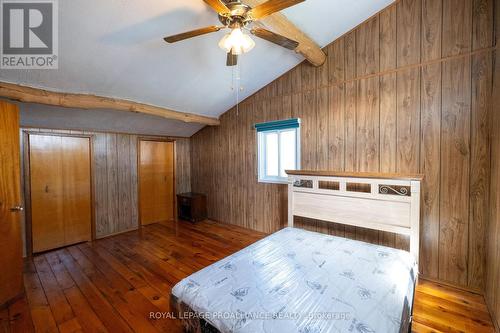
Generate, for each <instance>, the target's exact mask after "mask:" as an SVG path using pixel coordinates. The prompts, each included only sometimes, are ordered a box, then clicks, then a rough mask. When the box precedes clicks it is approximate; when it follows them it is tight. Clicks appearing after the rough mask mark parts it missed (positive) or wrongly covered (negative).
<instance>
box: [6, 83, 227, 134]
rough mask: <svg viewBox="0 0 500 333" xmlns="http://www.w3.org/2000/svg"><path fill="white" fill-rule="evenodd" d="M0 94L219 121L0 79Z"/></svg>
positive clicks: (211, 122)
mask: <svg viewBox="0 0 500 333" xmlns="http://www.w3.org/2000/svg"><path fill="white" fill-rule="evenodd" d="M0 97H5V98H8V99H11V100H15V101H19V102H25V103H38V104H45V105H53V106H62V107H67V108H79V109H111V110H118V111H126V112H135V113H143V114H149V115H153V116H158V117H162V118H166V119H172V120H178V121H182V122H185V123H198V124H203V125H210V126H217V125H220V121H219V119H217V118H212V117H207V116H201V115H197V114H192V113H184V112H179V111H174V110H170V109H166V108H162V107H158V106H153V105H148V104H143V103H137V102H133V101H129V100H124V99H117V98H110V97H103V96H95V95H90V94H73V93H62V92H56V91H50V90H44V89H39V88H32V87H27V86H23V85H19V84H14V83H8V82H2V81H0Z"/></svg>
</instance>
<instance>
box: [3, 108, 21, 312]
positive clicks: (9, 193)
mask: <svg viewBox="0 0 500 333" xmlns="http://www.w3.org/2000/svg"><path fill="white" fill-rule="evenodd" d="M19 155H20V147H19V113H18V109H17V106H16V105H13V104H9V103H7V102H4V101H0V166H1V167H0V268H1V272H0V306H2V305H3V304H5V303H7V302H8V301H10V300H11V299H13V298H14V297H16V296H17V295H19V294H21V293H22V292H23V276H22V240H21V226H20V221H19V219H20V214H21V210H22V207H21V189H20V187H21V185H20V184H21V178H20V156H19Z"/></svg>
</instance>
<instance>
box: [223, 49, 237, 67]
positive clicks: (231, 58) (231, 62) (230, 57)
mask: <svg viewBox="0 0 500 333" xmlns="http://www.w3.org/2000/svg"><path fill="white" fill-rule="evenodd" d="M237 64H238V55H237V54H233V52H232V51H229V52H228V53H227V60H226V66H236V65H237Z"/></svg>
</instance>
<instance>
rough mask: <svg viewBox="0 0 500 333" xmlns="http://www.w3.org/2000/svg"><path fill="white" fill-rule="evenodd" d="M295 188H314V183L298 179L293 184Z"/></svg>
mask: <svg viewBox="0 0 500 333" xmlns="http://www.w3.org/2000/svg"><path fill="white" fill-rule="evenodd" d="M293 187H305V188H312V187H313V181H312V180H309V179H298V180H296V181H294V182H293Z"/></svg>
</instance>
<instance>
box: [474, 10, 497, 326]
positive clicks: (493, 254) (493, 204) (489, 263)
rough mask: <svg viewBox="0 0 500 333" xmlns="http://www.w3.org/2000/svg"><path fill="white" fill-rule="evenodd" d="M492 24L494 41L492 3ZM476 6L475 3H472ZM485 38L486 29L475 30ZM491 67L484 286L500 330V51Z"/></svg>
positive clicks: (491, 311) (494, 320) (492, 314)
mask: <svg viewBox="0 0 500 333" xmlns="http://www.w3.org/2000/svg"><path fill="white" fill-rule="evenodd" d="M495 5H496V8H495V16H496V20H495V26H496V36H497V37H496V38H497V44H498V41H499V37H500V21H499V19H500V6H498V3H496V4H495ZM476 8H477V7H476ZM475 35H481V36H485V38H488V37H487V36H489V34H488V33H481V34H475ZM494 63H495V66H494V71H493V96H494V97H493V102H492V105H494V106H495V107H496V108H495V112H490V114H489V116H490V117H489V118H488V122H489V127H490V129H491V169H490V177H489V185H490V186H489V193H490V198H489V204H490V209H489V214H488V216H487V217H488V218H489V224H488V227H487V240H488V242H487V248H486V252H487V256H486V265H485V266H484V267H485V271H486V288H485V298H486V303H487V304H488V308H489V310H490V313H491V316H492V319H493V322H494V323H495V325H496V328H497V331H498V332H500V288H498V284H499V283H498V281H500V131H499V130H498V129H499V128H500V112H498V105H499V104H500V52H499V51H498V50H497V51H496V52H495V62H494Z"/></svg>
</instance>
